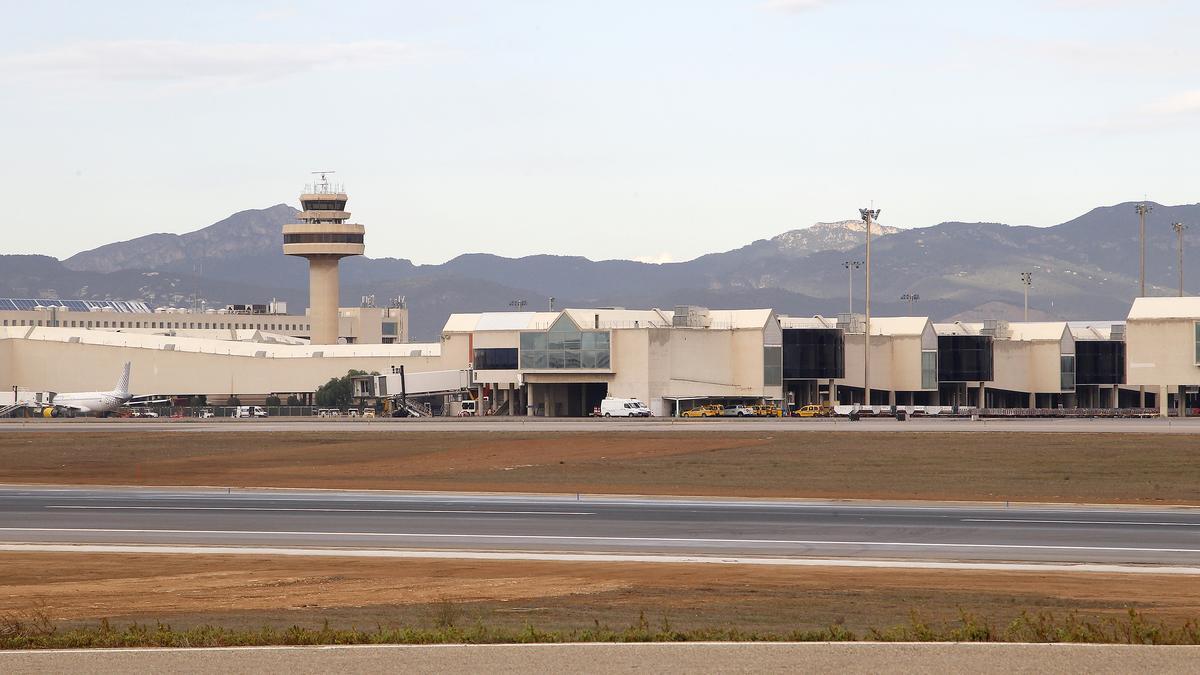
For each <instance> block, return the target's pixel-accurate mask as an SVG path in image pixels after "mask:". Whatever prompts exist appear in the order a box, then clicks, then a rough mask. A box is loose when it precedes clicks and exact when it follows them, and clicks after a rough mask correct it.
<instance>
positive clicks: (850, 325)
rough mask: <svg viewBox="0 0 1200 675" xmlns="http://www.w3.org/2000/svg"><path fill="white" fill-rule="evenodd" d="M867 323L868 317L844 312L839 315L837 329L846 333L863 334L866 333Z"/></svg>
mask: <svg viewBox="0 0 1200 675" xmlns="http://www.w3.org/2000/svg"><path fill="white" fill-rule="evenodd" d="M866 321H867V317H866V316H864V315H862V314H848V313H846V312H842V313H841V314H838V315H837V328H841V329H842V332H844V333H863V332H866Z"/></svg>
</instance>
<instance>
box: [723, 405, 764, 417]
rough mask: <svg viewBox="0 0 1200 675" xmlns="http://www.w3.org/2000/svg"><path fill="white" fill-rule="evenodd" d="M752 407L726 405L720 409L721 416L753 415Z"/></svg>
mask: <svg viewBox="0 0 1200 675" xmlns="http://www.w3.org/2000/svg"><path fill="white" fill-rule="evenodd" d="M755 414H756V413H755V412H754V408H751V407H750V406H748V405H727V406H725V408H724V409H723V410H721V415H722V416H723V417H754V416H755Z"/></svg>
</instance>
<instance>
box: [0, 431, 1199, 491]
mask: <svg viewBox="0 0 1200 675" xmlns="http://www.w3.org/2000/svg"><path fill="white" fill-rule="evenodd" d="M1198 454H1200V443H1197V441H1196V440H1195V439H1194V438H1192V437H1189V436H1187V435H1154V434H1128V435H1125V434H1117V433H1103V434H1086V435H1075V434H1054V433H1005V432H983V433H963V432H957V433H899V432H896V433H869V432H857V433H838V432H812V431H807V432H776V433H762V434H755V433H745V432H738V433H721V432H719V431H714V432H697V433H695V434H692V433H659V434H655V433H652V432H648V433H645V434H629V433H621V434H605V433H602V432H599V433H598V432H575V433H570V432H568V433H561V434H553V435H549V434H544V433H540V434H539V433H533V434H517V433H502V434H499V433H486V432H481V433H472V432H456V433H452V434H450V433H437V432H380V433H372V432H359V433H353V434H337V433H331V432H320V431H314V432H241V431H239V432H214V433H204V434H178V433H154V432H139V431H130V432H128V433H124V432H109V433H104V434H99V435H89V434H80V433H53V432H39V433H21V432H10V433H5V434H3V435H0V467H3V468H2V469H0V482H6V483H55V484H93V485H95V484H109V485H217V486H233V487H245V486H271V487H313V488H350V489H353V488H359V489H414V490H466V491H522V492H565V493H574V492H584V493H625V494H663V495H716V496H720V495H727V496H755V497H823V498H878V499H948V500H988V501H994V500H1012V501H1051V502H1112V503H1135V504H1163V503H1174V504H1200V461H1197V460H1196V458H1197V456H1198Z"/></svg>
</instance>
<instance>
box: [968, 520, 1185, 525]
mask: <svg viewBox="0 0 1200 675" xmlns="http://www.w3.org/2000/svg"><path fill="white" fill-rule="evenodd" d="M961 521H962V522H964V523H1044V524H1055V525H1155V526H1163V527H1200V523H1156V522H1149V521H1141V520H1035V519H1032V518H962V519H961Z"/></svg>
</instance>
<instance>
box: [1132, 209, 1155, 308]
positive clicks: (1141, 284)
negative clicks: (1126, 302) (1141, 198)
mask: <svg viewBox="0 0 1200 675" xmlns="http://www.w3.org/2000/svg"><path fill="white" fill-rule="evenodd" d="M1134 210H1135V211H1137V214H1138V244H1139V245H1138V289H1139V290H1138V297H1139V298H1144V297H1146V214H1148V213H1150V212H1151V211H1153V210H1154V207H1153V206H1151V205H1149V204H1147V203H1146V202H1142V203H1141V204H1138V205H1137V206H1136V207H1134Z"/></svg>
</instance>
